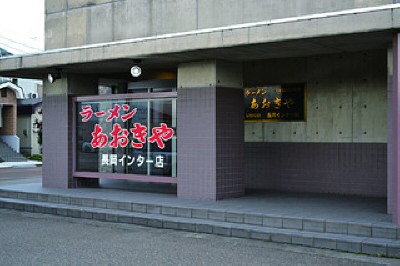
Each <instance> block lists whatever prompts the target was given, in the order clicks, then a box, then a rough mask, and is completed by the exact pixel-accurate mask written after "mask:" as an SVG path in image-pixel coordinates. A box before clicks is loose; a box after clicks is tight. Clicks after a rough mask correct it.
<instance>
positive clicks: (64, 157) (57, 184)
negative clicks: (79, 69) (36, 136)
mask: <svg viewBox="0 0 400 266" xmlns="http://www.w3.org/2000/svg"><path fill="white" fill-rule="evenodd" d="M68 117H69V108H68V97H67V96H66V95H49V96H46V97H44V99H43V125H44V126H43V161H44V163H43V187H52V188H68V187H71V182H72V180H71V175H72V167H71V152H70V145H69V142H70V134H69V133H70V132H69V131H70V128H71V125H70V123H69V122H70V120H69V119H68Z"/></svg>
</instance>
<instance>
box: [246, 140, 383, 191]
mask: <svg viewBox="0 0 400 266" xmlns="http://www.w3.org/2000/svg"><path fill="white" fill-rule="evenodd" d="M245 158H246V159H245V179H246V187H247V188H249V189H263V190H272V191H290V192H317V193H335V194H347V195H359V196H372V197H386V195H387V192H386V191H387V185H386V178H387V144H385V143H261V142H260V143H255V142H250V143H246V144H245Z"/></svg>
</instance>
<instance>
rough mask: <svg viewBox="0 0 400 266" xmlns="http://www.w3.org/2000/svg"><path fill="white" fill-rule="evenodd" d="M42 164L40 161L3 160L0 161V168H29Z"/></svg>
mask: <svg viewBox="0 0 400 266" xmlns="http://www.w3.org/2000/svg"><path fill="white" fill-rule="evenodd" d="M38 166H42V162H38V161H30V160H28V161H27V162H3V163H0V168H29V167H38Z"/></svg>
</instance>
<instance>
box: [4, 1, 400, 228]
mask: <svg viewBox="0 0 400 266" xmlns="http://www.w3.org/2000/svg"><path fill="white" fill-rule="evenodd" d="M399 28H400V4H398V3H396V1H392V0H370V1H358V0H346V1H330V0H328V1H312V0H301V1H295V0H285V1H272V0H271V1H259V0H254V1H253V0H252V1H228V0H223V1H213V0H165V1H164V0H163V1H139V0H126V1H122V0H121V1H119V0H114V1H111V0H101V1H87V0H81V1H76V0H75V1H72V0H55V1H46V37H45V39H46V40H45V41H46V51H45V52H43V53H38V54H31V55H24V56H14V57H10V58H4V59H2V60H0V74H1V75H3V76H18V77H28V78H43V79H46V77H47V75H48V74H51V75H52V79H50V81H51V82H48V81H46V80H45V81H44V88H43V94H44V102H43V110H44V115H43V119H44V128H43V139H44V140H45V141H44V143H43V155H44V165H43V185H44V186H46V187H64V188H67V187H79V186H96V185H97V184H98V183H97V182H98V178H119V179H131V180H140V181H151V182H167V183H176V184H177V190H178V197H182V198H192V199H212V200H217V199H223V198H229V197H239V196H241V195H243V194H244V192H245V190H246V189H262V190H266V191H268V190H269V191H292V192H316V193H334V194H341V195H358V196H369V197H386V198H387V199H388V212H389V213H392V214H393V221H394V222H395V223H400V182H399V179H400V172H399V168H398V165H399V159H400V157H399V154H398V151H399V149H398V148H399V147H398V145H399V143H400V142H399V136H400V135H399V134H398V133H399V132H398V130H399V118H398V117H397V116H398V113H399V112H398V111H399V110H398V108H399V106H400V105H399V98H398V90H399V89H400V87H399V73H400V72H399V71H400V70H399V67H398V66H399V56H398V55H399V49H400V48H399V47H400V46H399V39H400V35H399V33H398V30H399ZM136 66H139V67H140V69H141V75H140V76H139V77H133V76H137V75H138V74H140V73H139V72H140V71H139V70H140V69H139V70H138V68H137V67H136ZM137 71H139V72H137ZM145 133H146V134H145ZM139 165H140V166H139Z"/></svg>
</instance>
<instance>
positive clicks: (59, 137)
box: [43, 75, 98, 188]
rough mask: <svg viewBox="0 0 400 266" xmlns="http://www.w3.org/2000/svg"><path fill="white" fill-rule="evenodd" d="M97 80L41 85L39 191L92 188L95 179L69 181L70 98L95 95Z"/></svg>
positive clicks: (72, 79)
mask: <svg viewBox="0 0 400 266" xmlns="http://www.w3.org/2000/svg"><path fill="white" fill-rule="evenodd" d="M97 88H98V85H97V79H96V78H94V77H88V76H83V75H82V76H80V75H69V76H65V77H63V78H61V79H59V80H56V81H55V82H54V83H52V84H51V83H49V82H47V81H46V80H45V81H44V84H43V187H49V188H74V187H81V186H96V185H98V181H97V180H96V179H93V180H89V179H76V178H73V177H72V171H73V169H72V166H73V158H72V151H73V145H75V143H73V141H72V133H73V130H75V129H74V128H73V125H72V119H73V117H72V99H71V97H72V96H78V95H95V94H97Z"/></svg>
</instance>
